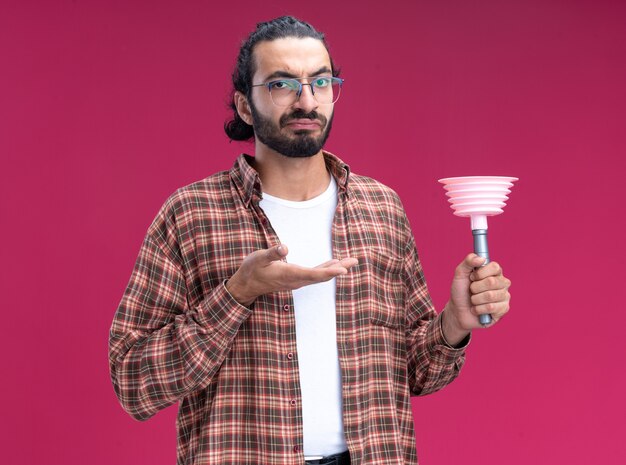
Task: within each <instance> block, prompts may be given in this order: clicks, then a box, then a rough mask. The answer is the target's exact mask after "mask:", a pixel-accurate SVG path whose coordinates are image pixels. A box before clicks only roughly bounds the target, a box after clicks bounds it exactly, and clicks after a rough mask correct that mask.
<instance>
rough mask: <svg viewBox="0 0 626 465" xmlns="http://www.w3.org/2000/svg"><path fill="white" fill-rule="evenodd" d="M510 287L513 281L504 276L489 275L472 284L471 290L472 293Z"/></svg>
mask: <svg viewBox="0 0 626 465" xmlns="http://www.w3.org/2000/svg"><path fill="white" fill-rule="evenodd" d="M509 287H511V281H510V280H508V279H507V278H505V277H504V276H488V277H486V278H484V279H481V280H479V281H474V282H473V283H472V284H470V291H471V292H472V294H480V293H481V292H486V291H496V290H499V289H508V288H509Z"/></svg>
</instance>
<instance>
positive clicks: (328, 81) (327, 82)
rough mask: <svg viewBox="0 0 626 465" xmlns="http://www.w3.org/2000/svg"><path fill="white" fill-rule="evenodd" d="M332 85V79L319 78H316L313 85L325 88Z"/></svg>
mask: <svg viewBox="0 0 626 465" xmlns="http://www.w3.org/2000/svg"><path fill="white" fill-rule="evenodd" d="M331 83H332V79H331V78H329V77H320V78H317V79H316V80H315V81H314V83H313V85H315V87H327V86H329V85H330V84H331Z"/></svg>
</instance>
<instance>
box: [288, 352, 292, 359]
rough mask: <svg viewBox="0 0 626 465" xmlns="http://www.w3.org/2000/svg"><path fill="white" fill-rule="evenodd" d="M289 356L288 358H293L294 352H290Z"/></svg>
mask: <svg viewBox="0 0 626 465" xmlns="http://www.w3.org/2000/svg"><path fill="white" fill-rule="evenodd" d="M287 358H288V359H289V360H291V359H293V352H289V353H288V354H287Z"/></svg>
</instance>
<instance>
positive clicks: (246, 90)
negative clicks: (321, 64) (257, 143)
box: [224, 16, 339, 140]
mask: <svg viewBox="0 0 626 465" xmlns="http://www.w3.org/2000/svg"><path fill="white" fill-rule="evenodd" d="M287 37H295V38H298V39H304V38H307V37H310V38H313V39H317V40H319V41H321V42H322V44H324V47H326V51H328V44H327V43H326V40H325V39H324V34H323V33H321V32H319V31H317V30H315V28H314V27H313V26H311V25H310V24H309V23H306V22H304V21H300V20H299V19H297V18H294V17H293V16H281V17H280V18H276V19H273V20H271V21H266V22H264V23H258V24H257V26H256V30H255V31H253V32H252V33H251V34H250V35H249V36H248V38H247V39H246V40H245V41H243V42H242V44H241V48H240V49H239V56H238V57H237V65H236V66H235V70H234V71H233V90H232V92H231V98H230V105H229V106H230V108H231V109H232V110H233V119H232V120H230V121H227V122H226V123H225V124H224V131H226V135H227V136H228V137H229V138H230V139H231V140H249V139H252V138H253V137H254V129H253V128H252V126H251V125H249V124H248V123H246V122H245V121H244V120H242V119H241V117H240V116H239V113H237V107H236V106H235V102H234V101H233V96H234V94H235V92H236V91H239V92H241V93H242V94H243V95H245V96H246V98H247V99H248V101H249V102H251V100H250V94H251V92H252V76H254V73H255V72H256V69H255V62H254V58H253V55H252V54H253V52H254V47H255V45H256V44H257V43H259V42H262V41H272V40H276V39H284V38H287ZM328 56H329V57H330V52H328ZM330 65H331V68H332V73H333V76H338V75H339V71H338V70H337V69H336V68H335V64H334V63H333V59H332V57H331V58H330Z"/></svg>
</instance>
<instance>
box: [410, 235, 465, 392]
mask: <svg viewBox="0 0 626 465" xmlns="http://www.w3.org/2000/svg"><path fill="white" fill-rule="evenodd" d="M405 257H406V260H405V267H404V280H405V283H406V284H405V285H406V289H407V292H406V298H407V328H406V338H407V368H408V377H409V387H410V389H411V392H412V393H413V394H415V395H426V394H430V393H433V392H435V391H438V390H440V389H442V388H443V387H445V386H447V385H448V384H449V383H451V382H452V381H453V380H454V379H455V378H456V377H457V376H458V374H459V372H460V370H461V367H462V366H463V364H464V363H465V348H466V347H467V345H468V344H469V336H468V337H466V339H465V340H463V341H461V344H459V345H458V346H457V347H452V346H451V345H450V344H448V342H447V341H446V338H445V337H444V333H443V327H444V321H443V318H444V312H442V314H440V315H437V313H436V312H435V309H434V307H433V304H432V301H431V299H430V295H429V293H428V289H427V287H426V282H425V280H424V275H423V271H422V266H421V264H420V261H419V258H418V255H417V250H416V248H415V242H414V239H413V235H412V234H411V233H410V231H409V235H408V242H407V250H406V255H405Z"/></svg>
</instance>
